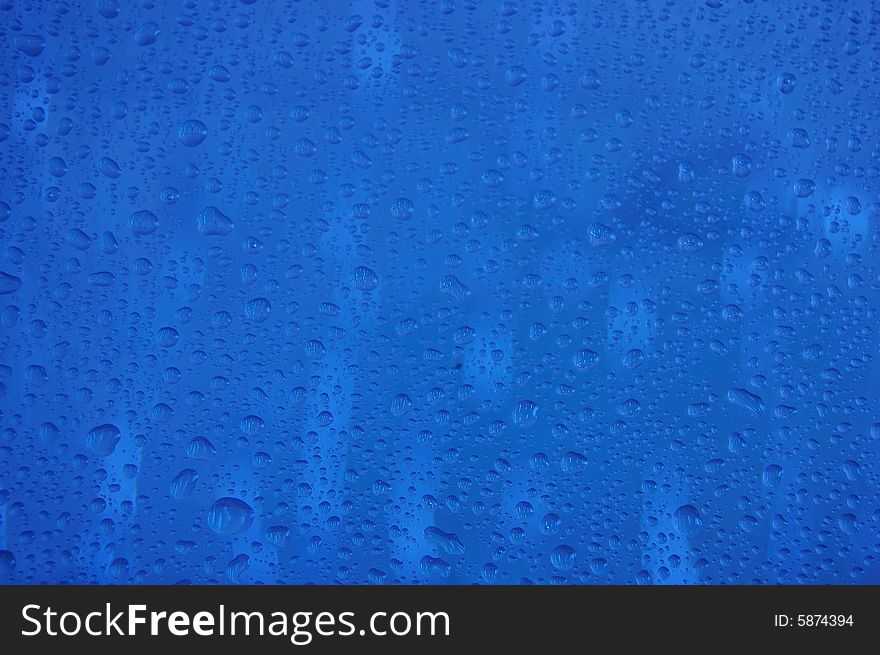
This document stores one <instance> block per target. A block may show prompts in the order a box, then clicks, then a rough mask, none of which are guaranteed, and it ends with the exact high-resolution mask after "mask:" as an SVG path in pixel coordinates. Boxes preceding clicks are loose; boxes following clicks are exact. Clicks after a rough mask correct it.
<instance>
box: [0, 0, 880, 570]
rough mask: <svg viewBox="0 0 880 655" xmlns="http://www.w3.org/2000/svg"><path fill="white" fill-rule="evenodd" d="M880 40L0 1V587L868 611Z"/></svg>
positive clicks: (566, 10) (760, 20)
mask: <svg viewBox="0 0 880 655" xmlns="http://www.w3.org/2000/svg"><path fill="white" fill-rule="evenodd" d="M878 25H880V11H878V10H877V9H876V8H875V7H874V6H873V3H869V2H848V3H843V2H820V1H816V2H772V3H771V2H741V1H734V0H709V1H707V2H659V1H651V2H647V1H641V2H639V1H634V0H614V1H613V2H605V1H601V2H579V3H574V2H552V1H550V2H526V1H513V0H510V1H506V2H495V1H492V2H477V1H475V0H471V1H467V0H443V1H439V2H415V1H413V2H402V3H397V2H391V0H369V1H368V0H363V1H360V2H349V3H343V2H305V1H303V2H281V1H278V2H269V1H267V0H259V1H255V0H246V1H239V0H205V1H198V2H196V1H194V0H189V1H183V2H179V1H176V0H174V1H172V0H155V1H150V0H147V1H139V2H130V3H129V2H122V1H118V0H97V1H95V0H90V1H87V2H76V1H73V0H71V1H69V2H40V1H30V2H27V1H24V0H0V44H2V47H3V54H2V68H0V99H2V100H0V102H2V104H0V106H2V114H0V236H2V242H3V243H2V253H0V255H2V263H0V270H2V274H0V294H2V295H0V348H2V364H0V395H2V399H0V410H2V414H0V422H2V433H0V580H2V581H3V582H15V583H40V582H69V583H92V582H101V583H174V582H184V581H188V582H192V583H216V582H241V583H305V582H316V583H336V582H342V583H405V584H436V583H489V584H491V583H505V584H519V583H538V584H572V583H580V584H583V583H586V584H609V583H614V584H620V583H622V584H634V583H638V584H652V583H654V584H657V583H665V584H692V583H710V584H719V583H741V584H742V583H745V584H751V583H760V584H772V583H780V582H781V583H828V582H837V583H870V582H873V583H877V582H880V563H878V561H877V557H878V553H880V538H878V534H880V468H878V463H880V462H878V452H880V423H878V422H877V421H878V420H880V419H878V414H880V412H878V410H880V394H878V391H877V384H878V382H877V381H878V379H880V378H878V375H880V367H878V363H877V361H876V353H877V350H878V344H880V337H878V334H877V323H878V295H877V287H878V284H880V277H878V273H880V271H878V235H880V232H878V230H877V227H876V226H877V221H878V219H880V204H878V199H880V198H878V191H877V181H878V176H880V167H878V163H880V162H878V159H880V147H878V137H880V130H878V128H880V116H878V113H880V98H878V75H880V57H878V49H877V44H878Z"/></svg>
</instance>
